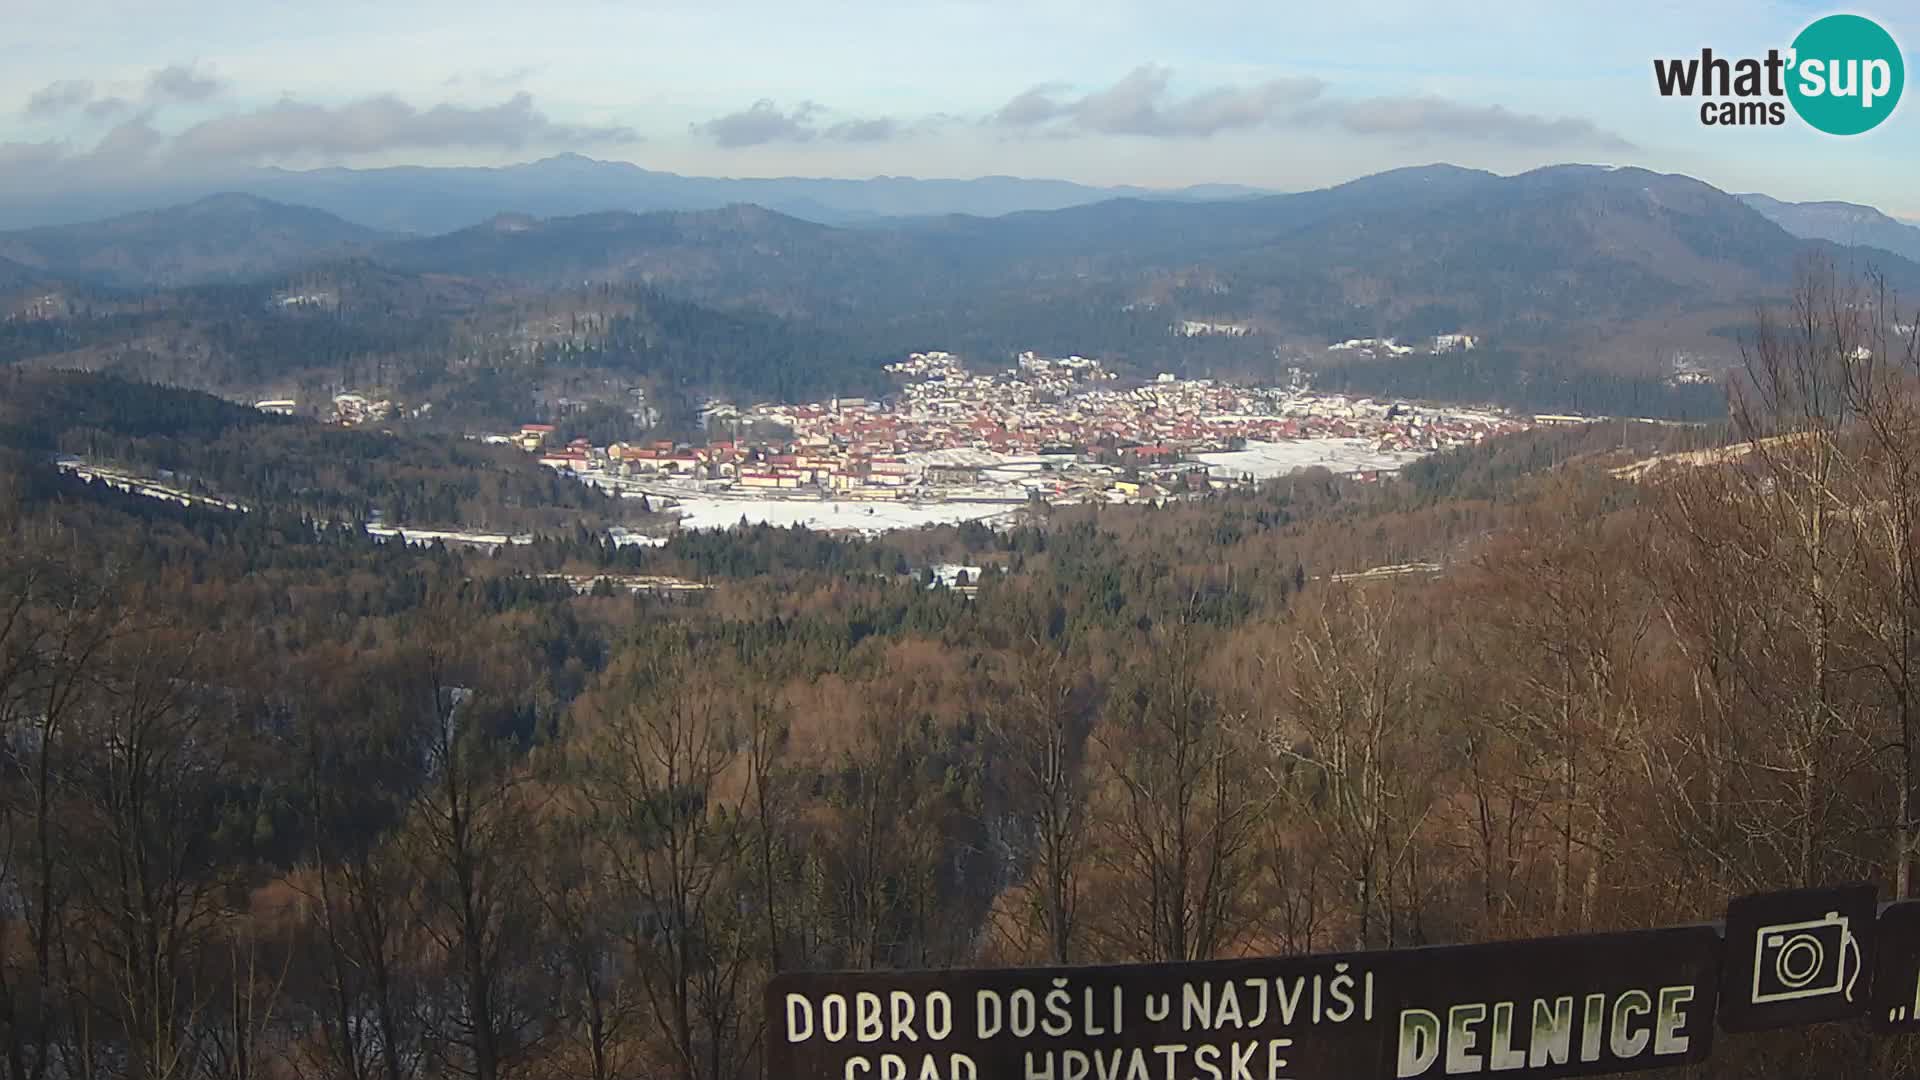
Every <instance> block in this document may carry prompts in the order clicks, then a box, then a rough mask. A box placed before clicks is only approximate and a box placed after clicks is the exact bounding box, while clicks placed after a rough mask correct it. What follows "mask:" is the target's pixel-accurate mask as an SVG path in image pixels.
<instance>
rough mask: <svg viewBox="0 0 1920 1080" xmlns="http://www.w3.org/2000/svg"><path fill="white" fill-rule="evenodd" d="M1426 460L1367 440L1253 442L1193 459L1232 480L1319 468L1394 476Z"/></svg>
mask: <svg viewBox="0 0 1920 1080" xmlns="http://www.w3.org/2000/svg"><path fill="white" fill-rule="evenodd" d="M1425 456H1426V454H1425V453H1423V452H1420V451H1415V450H1377V449H1375V448H1374V445H1373V443H1371V442H1369V441H1368V440H1366V439H1291V440H1286V441H1282V442H1270V443H1269V442H1249V443H1247V448H1246V449H1245V450H1222V451H1218V452H1216V453H1210V454H1195V455H1193V457H1194V460H1196V461H1201V462H1204V463H1206V466H1207V472H1208V473H1210V474H1211V475H1214V476H1219V477H1227V478H1232V477H1238V476H1244V475H1246V474H1247V473H1252V474H1253V477H1254V479H1256V480H1265V479H1268V478H1270V477H1275V476H1285V475H1287V474H1288V473H1290V472H1296V471H1298V470H1300V469H1310V468H1313V467H1315V466H1319V467H1321V468H1325V469H1329V470H1331V471H1333V472H1337V473H1345V472H1357V471H1360V470H1363V469H1378V470H1381V471H1383V472H1392V471H1395V470H1398V469H1399V468H1400V467H1401V466H1402V465H1405V464H1407V463H1408V462H1411V461H1418V460H1420V459H1421V458H1423V457H1425Z"/></svg>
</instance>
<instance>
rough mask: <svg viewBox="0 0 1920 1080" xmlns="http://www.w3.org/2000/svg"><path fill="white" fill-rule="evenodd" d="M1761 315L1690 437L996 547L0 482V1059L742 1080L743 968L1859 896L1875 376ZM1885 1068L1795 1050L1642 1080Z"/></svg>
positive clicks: (1882, 782)
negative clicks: (1717, 404) (499, 544)
mask: <svg viewBox="0 0 1920 1080" xmlns="http://www.w3.org/2000/svg"><path fill="white" fill-rule="evenodd" d="M1808 288H1809V291H1807V292H1805V293H1803V296H1802V307H1801V309H1800V312H1801V314H1802V315H1803V316H1805V318H1803V319H1801V320H1798V321H1792V322H1787V323H1777V324H1769V325H1768V326H1767V327H1766V328H1764V329H1763V330H1762V331H1761V332H1760V333H1759V334H1758V336H1757V347H1756V351H1755V353H1754V372H1755V385H1756V386H1757V387H1758V388H1759V390H1758V392H1757V393H1756V394H1755V395H1753V396H1750V397H1748V398H1745V399H1743V400H1742V402H1741V403H1740V406H1739V407H1738V408H1737V409H1736V420H1737V425H1736V426H1737V430H1736V431H1735V432H1734V433H1733V437H1734V438H1735V439H1736V440H1737V442H1736V444H1735V445H1734V446H1733V447H1732V448H1728V447H1727V446H1726V445H1724V444H1725V439H1724V438H1722V437H1720V434H1716V433H1713V432H1700V431H1698V430H1695V429H1678V428H1667V427H1659V426H1654V425H1636V426H1631V427H1628V428H1625V429H1623V428H1621V427H1620V426H1619V425H1603V426H1598V427H1592V428H1585V429H1568V430H1565V431H1542V432H1535V433H1530V434H1527V435H1523V436H1517V437H1514V438H1512V439H1509V440H1499V441H1495V442H1492V443H1488V444H1486V445H1483V446H1480V447H1475V448H1472V449H1467V450H1461V451H1455V452H1452V453H1451V454H1449V455H1446V456H1444V457H1442V458H1438V459H1435V460H1434V461H1433V462H1431V463H1430V464H1428V465H1425V466H1423V467H1421V468H1418V469H1414V470H1410V471H1409V473H1408V475H1407V476H1405V477H1403V478H1400V479H1397V480H1392V481H1388V482H1384V483H1379V484H1359V483H1354V482H1348V481H1342V480H1337V479H1335V478H1333V477H1330V476H1328V475H1326V474H1324V473H1313V472H1309V473H1303V474H1297V475H1295V476H1294V477H1291V478H1287V479H1283V480H1279V481H1275V482H1272V483H1270V484H1269V485H1267V486H1266V487H1265V488H1263V489H1261V490H1260V491H1258V492H1255V493H1240V494H1224V493H1223V494H1219V495H1215V496H1211V497H1208V498H1206V499H1203V500H1199V501H1195V502H1190V503H1182V504H1179V505H1177V506H1173V507H1168V508H1154V507H1128V508H1098V509H1096V508H1086V509H1078V510H1060V511H1055V512H1053V513H1052V514H1051V515H1048V516H1046V517H1044V518H1043V519H1042V520H1040V521H1038V522H1037V523H1035V524H1033V525H1030V526H1026V527H1023V528H1020V529H1015V530H1012V531H1009V532H1004V533H995V532H993V531H991V530H988V529H985V528H983V527H980V526H966V527H960V528H948V529H941V530H933V531H929V532H923V533H911V534H900V535H898V536H895V537H890V538H887V539H883V540H866V541H840V540H832V539H828V538H825V537H820V536H817V535H812V534H808V533H805V532H802V531H798V530H778V529H770V528H754V529H738V530H732V531H728V532H723V533H707V534H694V535H686V536H682V537H680V538H677V539H675V540H674V541H673V542H672V543H670V544H668V545H667V546H666V547H664V548H661V549H657V550H638V549H618V550H616V549H613V548H611V547H609V546H607V545H605V544H604V543H601V542H599V541H597V540H595V539H594V538H593V537H592V536H590V535H581V534H574V535H557V536H554V537H552V538H549V539H545V540H542V541H541V542H539V543H536V544H532V545H528V546H525V547H517V548H502V549H501V550H500V551H499V552H497V553H494V554H480V553H458V552H452V551H448V550H445V549H442V548H439V547H432V548H407V547H404V546H399V545H392V546H389V545H381V544H378V543H375V542H373V541H371V540H369V539H368V538H367V537H365V536H364V535H363V534H358V533H354V532H349V531H345V530H333V529H316V528H314V526H313V523H312V522H311V521H310V520H309V519H307V518H305V517H303V516H301V515H299V514H297V513H292V512H271V511H270V512H262V513H255V514H246V515H237V514H235V515H221V514H208V513H206V512H203V511H199V510H195V509H190V508H185V507H178V506H171V505H168V504H162V503H154V502H150V501H142V500H134V499H131V498H129V497H127V496H123V495H120V494H118V493H116V492H111V491H102V490H100V489H98V488H93V487H87V486H85V485H81V484H78V483H76V482H74V481H72V480H70V479H68V478H63V477H61V476H59V475H58V474H57V473H53V472H52V471H50V470H27V471H9V472H8V473H7V474H6V475H7V476H8V478H9V479H8V485H9V486H8V487H7V488H6V489H4V490H0V511H3V512H0V523H4V529H5V533H6V535H5V545H4V551H5V556H4V560H0V722H3V723H4V725H5V727H6V733H5V734H6V738H5V739H4V740H0V764H3V765H4V771H3V772H0V839H4V843H3V844H0V851H4V852H5V857H6V860H7V861H6V863H5V873H6V880H7V882H8V885H9V888H8V892H7V895H8V896H9V898H10V899H9V901H8V909H7V914H6V918H5V919H3V920H0V933H4V935H5V939H4V948H0V975H3V976H4V978H3V979H0V1061H4V1062H5V1063H6V1065H5V1068H7V1069H8V1070H9V1071H10V1072H11V1073H12V1074H13V1075H17V1076H20V1077H22V1078H35V1077H52V1076H56V1075H64V1076H75V1077H88V1078H92V1077H101V1078H104V1077H108V1076H116V1077H117V1076H132V1077H140V1078H142V1080H160V1078H182V1080H184V1078H189V1077H193V1078H199V1077H208V1078H211V1077H223V1078H228V1077H268V1076H273V1077H280V1076H288V1077H294V1076H300V1077H305V1076H312V1077H340V1078H353V1080H375V1078H378V1080H407V1078H413V1077H425V1076H443V1075H459V1076H471V1077H476V1078H481V1080H502V1078H509V1077H512V1078H519V1077H527V1078H534V1077H539V1078H547V1077H552V1078H560V1077H581V1078H593V1080H611V1078H614V1077H632V1076H671V1077H675V1078H676V1080H744V1078H747V1077H753V1076H757V1075H758V1068H759V1064H758V1063H759V1060H760V1055H761V1051H762V1047H763V1017H762V1016H761V1001H762V996H761V993H762V989H763V987H764V985H765V982H766V980H767V979H768V978H769V977H770V976H771V975H772V974H773V973H775V972H779V971H785V970H797V969H848V968H853V969H864V968H876V967H915V968H925V967H935V968H938V967H946V966H956V965H970V966H978V965H995V964H1026V963H1041V962H1069V963H1081V962H1095V961H1112V962H1126V961H1157V960H1192V959H1203V958H1216V957H1234V956H1246V955H1256V954H1292V953H1299V952H1308V951H1328V950H1338V949H1352V948H1381V947H1388V946H1410V945H1420V944H1429V943H1441V942H1464V941H1475V940H1486V939H1497V938H1506V937H1522V936H1532V935H1546V934H1557V933H1570V932H1578V931H1585V930H1594V929H1604V928H1620V927H1637V926H1646V925H1659V924H1668V923H1674V922H1684V921H1689V920H1695V919H1702V918H1710V917H1713V916H1714V915H1716V914H1717V913H1718V912H1720V911H1721V910H1723V909H1724V906H1725V903H1726V900H1727V897H1728V896H1729V895H1730V894H1738V893H1743V892H1747V891H1752V890H1759V889H1764V888H1771V887H1780V886H1791V885H1798V884H1811V883H1822V882H1833V881H1842V880H1856V879H1863V880H1873V881H1878V882H1880V883H1881V885H1882V891H1883V894H1888V895H1894V896H1909V895H1911V894H1912V892H1913V889H1914V883H1913V880H1912V869H1913V862H1914V849H1915V844H1916V832H1915V828H1916V817H1917V816H1920V810H1917V809H1916V807H1915V805H1914V801H1913V799H1912V797H1911V795H1912V792H1913V791H1914V790H1915V785H1916V781H1917V780H1920V777H1917V776H1916V768H1920V765H1917V764H1916V763H1920V748H1917V747H1916V745H1915V743H1914V737H1915V736H1914V730H1913V724H1912V716H1913V705H1914V694H1915V684H1914V682H1913V680H1912V679H1911V678H1910V677H1909V676H1910V673H1911V672H1912V671H1913V670H1915V664H1916V662H1920V651H1916V647H1915V644H1914V641H1915V635H1914V628H1915V620H1916V619H1917V618H1920V576H1916V575H1917V574H1920V571H1916V569H1915V568H1916V567H1917V566H1920V559H1916V556H1917V555H1920V550H1916V544H1920V538H1917V536H1920V534H1916V533H1915V532H1914V530H1913V529H1912V528H1911V527H1910V523H1911V522H1912V521H1913V520H1915V518H1914V516H1913V515H1915V514H1916V513H1917V512H1920V483H1916V477H1920V435H1917V434H1916V432H1920V428H1916V427H1915V426H1914V425H1915V418H1916V417H1920V384H1917V383H1916V379H1920V347H1917V346H1916V343H1915V342H1914V341H1913V340H1911V339H1909V340H1906V341H1904V342H1899V341H1893V340H1890V339H1889V334H1890V331H1889V330H1888V329H1887V328H1886V327H1883V326H1879V325H1876V323H1875V321H1874V320H1869V319H1866V318H1865V317H1864V316H1862V315H1861V314H1860V313H1861V312H1865V311H1869V310H1877V309H1876V308H1875V307H1874V306H1873V305H1868V304H1864V303H1857V302H1852V301H1857V300H1860V299H1862V298H1861V297H1859V296H1857V295H1856V294H1852V293H1848V292H1844V291H1842V292H1837V293H1836V292H1834V291H1832V290H1834V289H1837V288H1842V287H1840V286H1834V285H1832V284H1830V283H1828V284H1821V283H1819V282H1813V283H1811V284H1810V285H1809V286H1808ZM1823 290H1824V291H1823ZM1822 313H1825V316H1822ZM1823 318H1825V319H1826V321H1823ZM168 423H169V422H168V421H165V420H163V419H156V420H154V421H153V422H152V424H151V428H152V430H151V431H150V432H149V436H150V437H153V438H162V437H165V429H166V427H167V425H168ZM268 423H271V422H268ZM272 426H274V427H276V428H278V427H281V426H284V425H278V424H274V425H272ZM1721 434H1724V433H1721ZM1623 439H1624V442H1625V445H1623ZM1700 451H1706V452H1705V453H1700ZM1636 462H1638V463H1641V464H1642V465H1644V466H1645V467H1644V468H1639V469H1636V470H1633V471H1631V472H1626V473H1620V474H1618V475H1616V470H1618V469H1619V468H1620V467H1621V466H1623V465H1627V464H1632V463H1636ZM1630 477H1637V479H1633V478H1630ZM937 561H958V562H962V563H965V564H967V565H973V566H979V567H981V568H982V573H981V575H980V577H979V580H978V583H977V592H976V593H974V594H972V595H965V594H962V593H960V592H958V591H956V590H954V589H949V588H944V587H933V588H929V587H928V586H927V584H926V580H925V576H924V574H923V573H922V571H923V570H924V569H925V567H926V566H927V565H929V564H930V563H933V562H937ZM1410 563H1430V564H1432V567H1433V568H1434V569H1433V570H1432V571H1431V572H1420V573H1410V574H1402V575H1397V576H1391V577H1377V578H1354V577H1351V576H1349V575H1351V574H1352V573H1354V572H1356V571H1361V570H1365V569H1368V568H1369V567H1372V566H1380V565H1390V564H1392V565H1403V564H1410ZM641 573H644V574H655V575H659V574H668V575H678V576H681V577H684V578H687V579H691V580H696V581H698V582H700V583H701V584H703V585H705V586H707V588H705V589H703V590H697V591H683V592H679V593H674V594H671V595H655V594H653V593H651V592H649V591H646V590H644V589H643V590H642V591H640V592H637V593H631V594H630V593H629V592H628V587H627V586H626V585H623V584H618V583H619V582H623V581H628V580H632V578H631V575H634V574H641ZM556 575H571V576H573V577H576V578H585V579H593V578H595V577H603V578H604V580H603V581H602V582H601V583H599V584H595V585H594V586H593V587H592V588H590V589H588V590H586V591H585V592H584V593H583V592H579V591H576V588H575V587H574V585H573V584H572V583H571V582H569V581H565V580H562V579H561V578H560V577H558V576H556ZM1907 1053H1908V1052H1907V1051H1905V1050H1903V1049H1901V1048H1900V1046H1899V1045H1898V1044H1895V1043H1889V1042H1875V1041H1873V1040H1870V1039H1869V1038H1867V1037H1866V1035H1865V1032H1864V1031H1863V1030H1862V1029H1859V1028H1856V1027H1852V1026H1846V1025H1829V1026H1826V1027H1822V1028H1816V1029H1813V1030H1811V1031H1810V1032H1809V1031H1795V1032H1788V1033H1783V1034H1780V1035H1773V1036H1769V1035H1758V1036H1744V1037H1739V1038H1733V1037H1729V1038H1727V1039H1725V1040H1724V1041H1723V1043H1722V1045H1720V1046H1718V1047H1716V1051H1715V1056H1714V1060H1713V1062H1712V1063H1711V1064H1710V1065H1705V1066H1700V1067H1697V1068H1695V1069H1694V1070H1693V1071H1692V1072H1691V1073H1689V1074H1688V1075H1691V1076H1700V1077H1735V1076H1738V1077H1782V1078H1784V1077H1836V1078H1837V1077H1859V1076H1885V1077H1891V1076H1904V1075H1912V1074H1913V1070H1914V1063H1913V1062H1912V1061H1911V1060H1909V1057H1908V1056H1906V1055H1907Z"/></svg>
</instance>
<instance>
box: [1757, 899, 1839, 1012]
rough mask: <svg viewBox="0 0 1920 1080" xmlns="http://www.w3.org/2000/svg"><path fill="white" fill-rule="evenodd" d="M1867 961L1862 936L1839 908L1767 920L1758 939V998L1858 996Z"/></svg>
mask: <svg viewBox="0 0 1920 1080" xmlns="http://www.w3.org/2000/svg"><path fill="white" fill-rule="evenodd" d="M1849 954H1851V955H1852V958H1853V959H1852V962H1851V971H1849V962H1848V959H1847V957H1848V955H1849ZM1862 966H1863V965H1862V963H1861V960H1860V942H1859V940H1858V939H1856V938H1855V937H1854V936H1853V931H1852V930H1851V929H1849V928H1848V926H1847V919H1846V917H1845V916H1843V915H1841V914H1840V913H1838V912H1832V911H1830V912H1828V913H1827V914H1826V916H1825V917H1824V918H1819V919H1813V920H1810V921H1807V922H1796V923H1778V924H1776V925H1773V926H1762V927H1761V928H1760V932H1759V934H1758V936H1757V937H1756V938H1755V939H1754V944H1753V1003H1754V1004H1755V1005H1770V1004H1774V1003H1776V1002H1782V1001H1801V1000H1804V999H1806V998H1817V997H1832V996H1834V995H1841V996H1844V997H1845V998H1846V1000H1848V1001H1852V1000H1853V989H1854V984H1855V983H1857V982H1859V980H1860V969H1861V967H1862Z"/></svg>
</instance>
